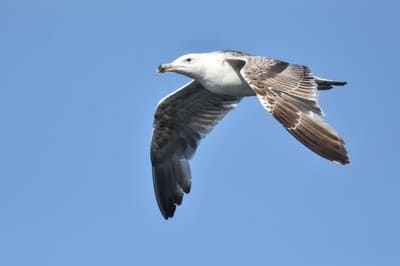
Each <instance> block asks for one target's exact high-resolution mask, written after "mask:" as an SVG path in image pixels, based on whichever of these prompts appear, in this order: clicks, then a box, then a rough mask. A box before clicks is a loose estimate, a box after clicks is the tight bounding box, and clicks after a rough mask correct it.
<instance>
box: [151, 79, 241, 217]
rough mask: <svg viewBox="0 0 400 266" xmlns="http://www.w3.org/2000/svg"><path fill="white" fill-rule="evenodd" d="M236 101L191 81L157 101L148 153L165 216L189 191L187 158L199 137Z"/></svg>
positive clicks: (170, 213)
mask: <svg viewBox="0 0 400 266" xmlns="http://www.w3.org/2000/svg"><path fill="white" fill-rule="evenodd" d="M239 100H240V98H237V97H230V96H221V95H216V94H213V93H211V92H209V91H208V90H206V89H204V88H203V87H202V86H201V85H200V84H199V83H198V82H196V81H191V82H189V83H188V84H186V85H185V86H183V87H182V88H180V89H178V90H176V91H175V92H173V93H172V94H170V95H168V96H167V97H165V98H164V99H162V100H161V101H160V103H159V104H158V106H157V110H156V113H155V116H154V124H153V136H152V140H151V151H150V154H151V163H152V168H153V183H154V190H155V194H156V199H157V203H158V206H159V208H160V211H161V213H162V215H163V216H164V218H165V219H168V218H169V217H172V216H173V214H174V211H175V208H176V205H179V204H181V202H182V197H183V193H184V192H185V193H188V192H189V191H190V183H191V175H190V168H189V163H188V160H189V159H190V158H191V157H192V156H193V154H194V153H195V151H196V148H197V145H198V144H199V141H200V139H201V138H202V137H204V136H205V135H206V134H207V133H208V132H209V131H210V130H211V129H212V127H213V126H214V125H215V124H216V123H217V122H218V121H219V120H221V119H222V118H223V117H224V116H225V114H226V113H227V112H228V111H230V110H232V109H233V108H235V106H236V103H237V102H238V101H239Z"/></svg>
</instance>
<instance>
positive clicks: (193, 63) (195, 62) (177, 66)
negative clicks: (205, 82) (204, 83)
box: [157, 54, 210, 79]
mask: <svg viewBox="0 0 400 266" xmlns="http://www.w3.org/2000/svg"><path fill="white" fill-rule="evenodd" d="M208 60H210V57H209V56H207V54H187V55H183V56H180V57H178V58H177V59H175V60H174V61H172V62H171V63H168V64H162V65H159V66H158V68H157V72H158V73H164V72H176V73H179V74H183V75H186V76H189V77H191V78H194V79H199V78H201V77H202V76H204V75H205V71H207V69H206V68H205V67H204V66H205V65H206V63H207V62H206V61H208Z"/></svg>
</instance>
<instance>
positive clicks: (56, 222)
mask: <svg viewBox="0 0 400 266" xmlns="http://www.w3.org/2000/svg"><path fill="white" fill-rule="evenodd" d="M399 10H400V6H399V4H398V1H348V0H336V1H306V0H305V1H238V2H233V1H211V0H203V1H196V2H189V1H180V2H176V1H75V0H72V1H71V0H69V1H40V0H39V1H18V0H12V1H11V0H3V1H1V2H0V136H1V138H0V215H1V216H0V265H7V266H12V265H24V266H27V265H40V266H44V265H52V266H54V265H57V266H63V265H66V266H67V265H68V266H71V265H75V266H79V265H85V266H86V265H97V266H102V265H202V266H203V265H276V266H285V265H290V266H292V265H307V266H310V265H316V266H317V265H318V266H325V265H341V266H345V265H349V266H353V265H362V266H369V265H377V266H378V265H379V266H390V265H400V211H399V210H400V193H399V191H400V171H399V170H398V165H397V164H398V163H399V158H400V155H399V152H398V151H399V148H400V144H399V140H398V136H399V133H400V127H399V109H398V102H399V97H400V93H399V90H400V88H399V81H398V78H399V74H398V71H399V67H398V62H399V60H400V58H399V47H400V41H399V38H400V35H399V25H400V18H399ZM219 49H234V50H241V51H246V52H249V53H253V54H257V55H265V56H271V57H275V58H278V59H283V60H286V61H289V62H293V63H299V64H305V65H309V66H310V67H312V69H313V71H314V73H315V74H316V75H318V76H322V77H326V78H332V79H338V80H346V81H348V85H347V86H345V87H338V88H335V89H334V90H331V91H326V92H323V93H321V97H320V104H321V105H322V107H323V109H324V112H325V114H326V121H327V122H329V123H330V124H331V125H332V126H333V127H335V128H336V130H337V131H338V132H340V134H341V135H342V137H343V138H344V139H345V140H346V146H347V149H348V151H349V155H350V159H351V163H350V164H349V165H346V166H341V165H337V164H334V163H331V162H329V161H327V160H324V159H322V158H320V157H318V156H316V155H315V154H313V153H312V152H310V151H309V150H307V149H306V148H304V147H303V146H302V145H301V144H299V143H298V142H297V141H296V140H295V139H294V138H292V137H291V136H289V134H288V133H287V132H286V131H285V130H284V129H283V128H282V127H281V126H280V125H279V124H278V123H277V122H276V121H275V120H274V119H273V118H272V117H271V116H270V115H268V113H267V112H265V110H264V109H263V108H262V107H261V105H260V104H259V103H258V100H257V99H256V98H248V99H245V100H243V101H242V102H241V103H240V105H239V106H238V108H237V110H235V111H233V112H231V113H229V114H228V115H227V117H226V118H225V119H224V120H223V121H222V122H221V123H220V124H218V126H217V127H216V128H215V129H214V130H213V132H212V133H211V134H210V135H208V136H207V137H206V138H205V139H204V140H203V141H202V143H201V144H200V146H199V149H198V151H197V153H196V155H195V157H194V159H193V160H192V161H191V167H192V176H193V180H192V191H191V192H190V194H189V195H185V197H184V200H183V204H182V205H181V206H180V207H179V208H178V209H177V212H176V213H175V217H174V218H173V219H172V220H168V221H165V220H164V219H163V218H162V216H161V214H160V212H159V210H158V207H157V204H156V201H155V197H154V192H153V184H152V177H151V165H150V158H149V142H150V135H151V128H152V122H153V113H154V110H155V107H156V105H157V103H158V101H159V100H160V99H161V98H162V97H163V96H165V95H166V94H168V93H170V92H171V91H173V90H175V89H176V88H177V87H179V86H181V85H182V84H184V83H185V82H187V81H188V80H189V79H188V78H186V77H183V76H180V75H177V74H174V73H167V74H163V75H161V74H157V73H156V71H155V70H156V67H157V66H158V65H159V64H160V63H166V62H169V61H171V60H173V59H174V58H176V57H178V56H180V55H182V54H185V53H189V52H205V51H213V50H219Z"/></svg>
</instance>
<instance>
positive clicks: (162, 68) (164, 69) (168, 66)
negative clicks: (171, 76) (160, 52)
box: [157, 64, 175, 73]
mask: <svg viewBox="0 0 400 266" xmlns="http://www.w3.org/2000/svg"><path fill="white" fill-rule="evenodd" d="M174 69H175V67H174V66H173V65H172V64H162V65H159V66H158V68H157V72H158V73H164V72H167V71H174Z"/></svg>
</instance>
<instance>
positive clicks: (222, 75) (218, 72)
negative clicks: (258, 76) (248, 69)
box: [197, 61, 255, 96]
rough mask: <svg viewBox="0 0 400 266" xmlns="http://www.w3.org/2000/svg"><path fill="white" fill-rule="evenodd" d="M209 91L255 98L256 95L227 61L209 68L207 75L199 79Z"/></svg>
mask: <svg viewBox="0 0 400 266" xmlns="http://www.w3.org/2000/svg"><path fill="white" fill-rule="evenodd" d="M197 80H198V81H199V82H200V83H201V84H202V85H203V86H204V87H205V88H206V89H207V90H209V91H211V92H213V93H216V94H224V95H231V96H253V95H255V93H254V91H252V90H251V89H250V87H249V85H248V84H247V82H246V81H245V80H244V79H243V78H242V76H241V75H240V73H239V71H236V70H235V69H234V68H232V66H231V65H230V64H229V63H227V62H226V61H220V62H219V63H218V64H213V67H212V68H208V69H207V71H206V72H205V75H204V76H202V77H200V78H198V79H197Z"/></svg>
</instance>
